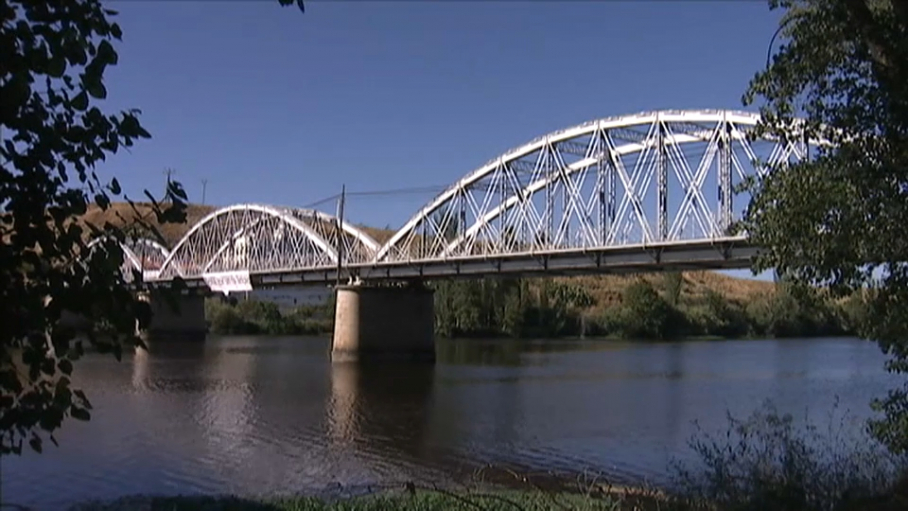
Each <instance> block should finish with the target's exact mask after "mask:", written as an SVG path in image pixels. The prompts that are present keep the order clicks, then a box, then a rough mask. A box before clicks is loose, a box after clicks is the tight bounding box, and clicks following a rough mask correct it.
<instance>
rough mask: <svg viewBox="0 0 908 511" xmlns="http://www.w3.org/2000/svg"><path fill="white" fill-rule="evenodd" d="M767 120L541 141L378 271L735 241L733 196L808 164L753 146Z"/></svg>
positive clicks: (462, 194)
mask: <svg viewBox="0 0 908 511" xmlns="http://www.w3.org/2000/svg"><path fill="white" fill-rule="evenodd" d="M758 121H759V116H757V115H756V114H752V113H746V112H735V111H719V110H704V111H701V110H697V111H659V112H648V113H641V114H636V115H630V116H622V117H613V118H607V119H601V120H597V121H593V122H589V123H586V124H582V125H579V126H575V127H572V128H568V129H565V130H562V131H559V132H555V133H551V134H548V135H545V136H543V137H539V138H537V139H535V140H533V141H531V142H529V143H527V144H525V145H523V146H520V147H518V148H516V149H513V150H511V151H508V152H507V153H505V154H503V155H501V156H499V157H497V158H495V159H493V160H491V161H489V162H488V163H486V164H485V165H483V166H482V167H480V168H479V169H477V170H475V171H473V172H472V173H470V174H468V175H467V176H466V177H464V178H463V179H461V180H460V181H458V182H457V183H455V184H454V185H452V186H451V187H450V188H448V189H447V190H446V191H444V192H443V193H441V194H440V195H438V196H437V197H436V198H435V199H434V200H433V201H431V202H430V203H429V204H427V205H426V206H425V207H424V208H422V209H421V210H420V211H419V212H418V213H417V214H416V215H414V216H413V217H412V218H411V219H410V220H409V221H408V222H407V223H406V224H405V225H404V227H403V228H402V229H401V230H400V231H398V232H397V233H396V234H395V235H394V236H393V237H392V238H391V239H390V240H389V242H388V243H387V244H385V245H384V246H383V247H382V248H381V250H379V251H378V253H377V255H376V261H378V262H385V261H413V260H416V261H420V260H432V259H438V258H441V259H446V258H457V257H468V256H477V255H481V256H492V257H496V256H508V255H513V254H515V253H546V252H548V251H557V250H565V249H581V250H583V249H586V250H596V249H602V248H606V247H620V246H626V245H635V244H640V245H651V244H659V243H666V242H678V241H682V240H690V241H692V242H702V241H705V240H728V239H731V238H734V236H732V235H731V234H730V232H729V227H730V226H731V224H732V222H733V221H734V220H735V208H734V200H735V190H734V188H735V186H736V185H738V184H740V183H741V182H742V181H743V180H745V179H746V178H747V177H748V176H754V175H763V174H765V173H766V172H767V171H768V169H771V168H774V167H776V166H777V165H779V164H780V163H784V162H788V161H791V160H792V159H799V158H802V157H803V156H804V155H805V154H806V145H805V144H802V143H787V144H783V143H779V142H778V141H774V140H768V139H765V138H757V139H755V140H750V137H751V136H752V135H753V134H754V127H755V126H756V125H757V123H758ZM741 204H742V205H746V201H744V202H743V203H741Z"/></svg>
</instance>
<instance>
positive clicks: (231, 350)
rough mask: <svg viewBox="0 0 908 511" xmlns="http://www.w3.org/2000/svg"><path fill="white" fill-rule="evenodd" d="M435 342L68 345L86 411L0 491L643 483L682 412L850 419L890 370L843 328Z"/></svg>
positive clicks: (683, 425) (63, 494)
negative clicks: (500, 475) (383, 355)
mask: <svg viewBox="0 0 908 511" xmlns="http://www.w3.org/2000/svg"><path fill="white" fill-rule="evenodd" d="M437 348H438V357H437V364H435V365H427V364H401V363H396V364H394V363H378V364H376V363H372V364H362V363H361V364H357V363H343V364H340V363H339V364H332V363H331V362H330V359H329V357H328V352H329V341H328V340H327V339H312V338H283V339H282V338H256V337H246V338H242V337H235V338H229V339H216V338H215V339H210V340H209V341H208V342H206V343H203V344H202V343H197V344H192V343H160V342H157V343H155V344H153V345H151V346H149V350H148V351H147V352H145V351H137V352H136V353H135V354H132V355H130V356H125V357H124V360H123V362H122V363H119V364H118V363H116V362H115V361H113V360H112V359H111V358H110V357H104V356H100V355H88V356H86V357H85V359H84V360H82V361H80V363H79V365H78V367H77V371H76V379H77V383H78V384H79V385H81V386H82V387H83V388H85V389H86V390H87V391H88V394H89V397H90V398H91V399H92V402H93V404H94V405H95V414H94V418H93V420H92V421H91V422H90V423H87V424H81V423H72V422H70V423H68V424H67V425H66V427H65V428H64V430H63V432H62V433H61V434H60V435H59V438H60V440H61V445H62V446H61V447H60V448H59V449H50V451H49V452H46V453H45V454H44V455H42V456H29V457H25V458H21V459H20V458H15V459H4V467H3V468H4V473H3V476H4V480H3V492H4V493H3V498H4V500H9V501H12V502H16V503H19V504H26V505H31V506H33V507H35V508H37V509H42V510H44V509H51V510H53V509H58V508H60V507H62V506H64V504H66V503H69V502H73V501H79V500H84V499H87V498H115V497H117V496H121V495H128V494H137V493H190V494H191V493H239V494H246V493H256V494H259V493H272V492H276V493H287V492H299V491H306V492H310V491H318V490H319V489H322V488H325V487H330V486H331V485H337V484H343V485H358V484H367V483H377V482H383V481H400V480H413V479H418V480H423V481H428V482H438V481H443V480H446V479H451V478H455V479H456V478H459V477H461V476H462V475H463V474H468V473H469V472H470V470H472V469H473V468H476V467H477V466H480V465H483V464H495V465H509V466H517V467H521V468H523V469H525V470H528V471H540V470H559V471H563V470H591V471H596V472H604V473H605V474H607V475H608V476H609V477H610V478H612V479H617V480H626V481H633V480H639V479H641V478H645V479H648V480H651V481H655V482H658V481H659V480H660V478H662V477H664V475H665V473H666V468H667V467H668V464H669V462H670V461H671V460H672V459H674V458H676V457H681V458H683V457H685V456H686V455H689V450H688V448H687V440H688V439H689V438H690V435H691V434H692V433H693V432H694V429H693V426H692V424H691V423H692V421H694V420H697V421H699V422H700V424H702V425H703V427H704V428H706V429H707V430H713V431H714V430H716V429H718V428H724V426H725V417H726V412H727V411H730V412H732V413H734V414H737V415H741V414H746V413H749V412H751V411H752V410H753V409H754V408H756V407H758V406H759V405H760V404H761V403H762V402H763V401H764V400H765V399H771V400H773V401H774V402H776V404H777V405H778V408H779V409H780V410H782V411H793V412H803V410H804V409H805V408H811V409H813V410H816V411H817V413H818V414H822V413H825V412H828V410H829V406H830V405H831V403H832V402H833V401H834V399H835V397H836V396H838V397H839V398H840V400H841V402H842V403H844V404H845V405H846V406H848V407H850V408H851V409H852V410H853V411H855V412H857V414H858V415H861V412H866V411H867V403H868V401H869V399H870V398H871V397H873V396H876V395H881V394H883V393H884V392H885V390H886V389H887V388H888V387H889V386H890V385H892V384H893V378H894V377H892V376H890V375H887V374H886V373H885V372H884V371H883V370H882V363H883V360H884V358H883V356H882V354H881V353H880V352H879V349H878V348H876V346H874V345H872V344H868V343H862V342H859V341H853V340H847V339H826V340H813V341H796V340H786V341H735V342H702V343H697V342H689V343H676V344H673V343H613V342H600V341H595V340H583V341H543V340H520V341H510V340H509V341H479V340H465V341H439V342H438V343H437ZM801 415H803V414H801ZM864 415H866V413H864ZM858 428H859V424H858V425H856V426H855V430H857V429H858ZM124 473H127V474H130V477H128V478H124V477H123V476H122V474H124ZM36 488H40V489H41V491H40V492H38V491H36Z"/></svg>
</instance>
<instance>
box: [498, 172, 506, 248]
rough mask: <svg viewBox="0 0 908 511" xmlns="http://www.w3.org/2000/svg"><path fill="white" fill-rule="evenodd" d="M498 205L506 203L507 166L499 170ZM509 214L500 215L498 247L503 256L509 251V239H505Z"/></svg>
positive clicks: (503, 212) (504, 212) (502, 213)
mask: <svg viewBox="0 0 908 511" xmlns="http://www.w3.org/2000/svg"><path fill="white" fill-rule="evenodd" d="M497 173H498V204H501V203H502V202H503V201H504V197H505V190H504V184H505V179H506V178H507V174H508V173H507V167H506V164H502V165H501V166H500V167H499V169H498V172H497ZM506 213H507V212H506V211H501V212H500V213H499V214H498V247H499V253H501V254H503V253H506V252H507V251H508V249H507V239H505V235H504V234H505V233H504V224H505V222H504V220H505V219H504V216H505V214H506Z"/></svg>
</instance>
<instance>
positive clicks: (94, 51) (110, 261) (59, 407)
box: [0, 0, 303, 455]
mask: <svg viewBox="0 0 908 511" xmlns="http://www.w3.org/2000/svg"><path fill="white" fill-rule="evenodd" d="M279 2H280V4H281V5H284V6H287V5H293V4H296V5H297V6H298V7H299V8H300V9H301V10H302V8H303V2H302V0H279ZM116 14H117V13H116V12H115V11H112V10H109V9H105V8H104V6H103V5H102V3H101V1H100V0H42V1H37V0H0V98H2V100H0V325H2V328H0V455H5V454H9V453H17V454H18V453H21V452H22V446H23V442H28V444H29V445H30V446H31V447H32V449H34V450H36V451H39V452H40V451H41V449H42V445H43V441H44V439H45V438H50V440H51V441H53V442H54V443H56V440H55V439H54V437H53V433H54V431H55V430H56V429H57V428H59V427H60V426H61V425H62V423H63V421H64V419H65V418H66V417H72V418H75V419H80V420H88V419H89V418H90V413H89V410H90V408H91V404H90V402H89V400H88V398H87V396H86V395H85V393H83V392H82V391H81V390H79V389H75V388H73V387H72V386H71V379H70V377H71V374H72V372H73V369H74V365H73V363H74V362H75V361H76V360H78V358H79V357H80V356H81V355H82V353H83V351H84V348H83V345H82V341H81V340H76V333H75V332H74V331H73V330H72V329H68V328H66V327H65V326H64V325H63V324H62V323H61V321H60V319H61V316H62V315H63V314H64V313H71V314H74V315H78V316H81V317H83V318H85V319H86V320H87V322H88V323H89V324H91V325H92V327H91V330H89V331H88V332H86V335H87V340H88V341H89V343H90V344H92V345H93V346H94V347H95V348H96V349H98V350H99V351H102V352H111V353H113V354H114V355H115V356H116V357H117V358H118V359H119V358H120V355H121V353H122V351H123V348H124V347H125V346H130V345H138V346H142V343H141V340H140V339H139V338H138V337H137V336H136V329H137V327H138V328H143V327H145V326H147V324H148V323H149V321H150V317H151V312H150V309H149V307H148V305H147V304H146V303H145V302H143V301H142V300H139V299H138V298H137V295H136V291H137V290H140V289H141V288H142V285H143V284H142V282H141V275H139V274H138V272H136V274H135V275H133V277H134V280H133V282H132V284H130V283H128V282H127V278H126V277H127V275H124V274H123V273H122V272H121V270H120V268H121V264H122V262H123V253H122V250H121V246H120V243H122V242H125V241H126V238H127V235H128V232H127V230H124V229H122V228H120V227H117V226H114V225H112V224H110V223H107V224H105V225H90V224H87V223H85V222H80V221H78V220H79V217H80V216H81V215H83V214H84V213H85V212H86V210H87V208H88V207H89V205H90V204H91V203H95V204H97V205H98V206H99V207H101V208H102V209H106V208H107V207H108V206H109V204H110V202H111V200H112V198H114V197H117V196H120V195H121V194H122V189H121V186H120V183H119V182H118V181H117V180H116V179H111V180H110V181H109V182H102V180H101V179H99V177H98V176H97V175H96V173H95V172H94V168H95V166H96V165H97V163H98V162H101V161H104V160H105V159H106V158H107V157H108V156H109V155H112V154H115V153H117V152H118V151H119V150H121V149H123V148H129V147H131V146H133V145H134V144H135V143H136V142H138V141H140V140H142V139H147V138H150V137H151V135H150V133H149V132H148V131H147V130H146V129H145V128H143V127H142V125H141V123H140V121H139V115H140V112H139V111H138V110H127V111H124V112H119V113H115V114H108V113H105V112H104V111H103V110H102V108H101V105H102V103H103V100H104V99H105V98H106V97H107V95H108V90H107V87H106V85H105V83H104V72H105V70H106V69H107V68H108V67H110V66H114V65H116V64H117V62H118V60H119V56H118V54H117V51H116V49H115V47H114V46H115V44H116V43H117V42H118V41H120V39H121V37H122V35H123V34H122V29H121V28H120V26H119V25H118V24H117V23H114V22H113V21H111V20H112V18H113V17H114V16H115V15H116ZM145 194H146V196H147V199H148V200H150V201H151V203H152V211H153V212H154V214H155V216H156V217H157V218H156V220H157V223H158V224H162V223H168V222H183V221H185V205H186V203H185V201H186V194H185V192H184V191H183V188H182V186H181V185H180V184H179V183H178V182H175V181H170V182H169V184H168V187H167V191H166V192H165V197H164V198H163V200H161V201H160V202H158V201H157V200H156V199H155V198H154V197H153V196H152V195H151V194H149V193H148V192H147V191H146V192H145ZM124 198H125V199H126V200H127V201H128V202H130V203H132V202H131V201H130V200H129V198H128V197H125V196H124ZM140 223H141V221H140ZM139 230H140V231H142V232H144V233H146V235H147V234H148V233H151V234H154V232H155V230H154V228H153V227H152V226H151V225H150V224H146V225H144V226H143V228H142V229H139ZM93 239H100V240H102V241H101V243H99V244H98V245H96V246H94V247H93V248H92V249H91V250H89V246H88V244H89V242H90V241H91V240H93ZM89 253H90V254H91V257H90V258H89V257H87V256H88V255H89Z"/></svg>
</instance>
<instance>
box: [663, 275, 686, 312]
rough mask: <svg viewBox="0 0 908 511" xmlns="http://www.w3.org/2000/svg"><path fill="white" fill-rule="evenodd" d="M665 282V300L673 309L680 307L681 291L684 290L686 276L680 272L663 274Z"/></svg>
mask: <svg viewBox="0 0 908 511" xmlns="http://www.w3.org/2000/svg"><path fill="white" fill-rule="evenodd" d="M663 279H664V280H665V300H666V301H668V303H669V304H671V305H672V306H673V307H677V306H678V302H679V301H680V300H681V291H682V289H683V288H684V275H683V274H682V273H681V272H679V271H669V272H665V273H664V274H663Z"/></svg>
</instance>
